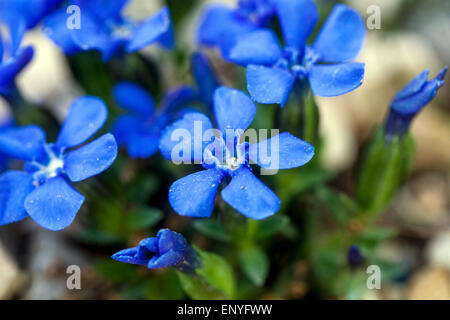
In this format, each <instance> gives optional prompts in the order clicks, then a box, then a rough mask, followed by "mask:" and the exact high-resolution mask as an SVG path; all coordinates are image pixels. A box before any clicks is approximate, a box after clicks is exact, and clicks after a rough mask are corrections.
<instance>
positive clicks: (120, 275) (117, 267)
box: [94, 259, 139, 283]
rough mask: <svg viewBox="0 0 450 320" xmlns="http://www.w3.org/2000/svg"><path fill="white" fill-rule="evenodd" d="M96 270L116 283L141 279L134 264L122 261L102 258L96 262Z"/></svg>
mask: <svg viewBox="0 0 450 320" xmlns="http://www.w3.org/2000/svg"><path fill="white" fill-rule="evenodd" d="M94 267H95V270H97V272H98V273H100V274H101V275H103V276H104V277H105V278H106V279H108V280H109V281H111V282H114V283H121V282H125V283H130V282H135V281H139V274H138V271H137V270H138V269H137V268H136V266H134V265H130V264H126V263H120V262H117V261H114V260H112V259H102V260H99V261H97V262H96V263H95V264H94Z"/></svg>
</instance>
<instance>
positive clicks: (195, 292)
mask: <svg viewBox="0 0 450 320" xmlns="http://www.w3.org/2000/svg"><path fill="white" fill-rule="evenodd" d="M195 250H196V251H197V253H198V254H199V256H200V259H201V263H202V265H201V267H200V268H197V269H196V270H195V273H192V274H190V273H183V272H180V271H177V275H178V278H179V279H180V282H181V286H182V288H183V290H184V291H185V292H186V293H187V295H188V296H189V297H191V298H192V299H196V300H223V299H232V298H233V297H234V290H235V284H234V282H235V278H234V273H233V270H232V269H231V266H230V265H229V264H228V262H226V261H225V260H224V259H223V258H221V257H220V256H218V255H216V254H213V253H208V252H205V251H202V250H200V249H198V248H195Z"/></svg>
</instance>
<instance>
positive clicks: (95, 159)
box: [0, 97, 117, 231]
mask: <svg viewBox="0 0 450 320" xmlns="http://www.w3.org/2000/svg"><path fill="white" fill-rule="evenodd" d="M107 113H108V112H107V109H106V106H105V104H104V103H103V101H102V100H100V99H98V98H94V97H82V98H79V99H77V100H75V101H74V103H73V104H72V106H71V108H70V110H69V113H68V115H67V117H66V119H65V121H64V123H63V125H62V128H61V131H60V133H59V136H58V139H57V140H56V142H55V143H49V144H47V143H46V141H45V133H44V132H43V131H42V129H41V128H39V127H37V126H34V125H30V126H25V127H15V128H11V129H7V130H3V131H1V132H0V152H2V153H4V154H6V155H8V156H10V157H12V158H16V159H20V160H23V161H25V166H24V171H15V170H10V171H6V172H5V173H3V174H2V175H1V176H0V225H4V224H8V223H11V222H16V221H19V220H22V219H24V218H25V217H27V216H30V217H31V218H32V219H33V220H34V221H36V222H37V223H38V224H39V225H41V226H42V227H44V228H47V229H50V230H55V231H56V230H61V229H64V228H66V227H67V226H69V225H70V224H71V223H72V221H73V220H74V218H75V215H76V214H77V212H78V210H79V209H80V207H81V205H82V204H83V202H84V199H85V197H84V196H83V195H82V194H80V193H79V192H78V191H76V190H75V189H74V188H73V187H72V186H71V185H70V184H69V182H68V180H70V181H72V182H78V181H82V180H84V179H86V178H89V177H92V176H94V175H97V174H99V173H100V172H102V171H104V170H106V169H107V168H108V167H109V166H110V165H111V164H112V163H113V162H114V160H115V159H116V156H117V144H116V141H115V139H114V136H113V135H112V134H110V133H107V134H105V135H103V136H101V137H100V138H98V139H96V140H94V141H92V142H90V143H88V144H85V145H83V146H81V147H79V148H78V149H73V148H74V147H76V146H79V145H81V144H83V143H84V142H85V141H87V140H88V139H89V138H90V137H92V135H94V134H95V133H96V132H97V131H98V130H99V129H100V128H101V127H102V126H103V124H104V122H105V120H106V118H107Z"/></svg>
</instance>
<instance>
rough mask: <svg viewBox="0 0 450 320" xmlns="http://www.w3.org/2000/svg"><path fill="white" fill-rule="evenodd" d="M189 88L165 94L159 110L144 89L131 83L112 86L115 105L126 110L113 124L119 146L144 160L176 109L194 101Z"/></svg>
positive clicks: (157, 141)
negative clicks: (126, 112)
mask: <svg viewBox="0 0 450 320" xmlns="http://www.w3.org/2000/svg"><path fill="white" fill-rule="evenodd" d="M195 95H196V92H195V91H193V90H192V89H191V88H189V87H179V88H176V89H174V90H172V91H169V92H168V93H167V94H166V95H165V97H164V98H163V102H162V103H161V107H160V108H158V109H157V108H156V103H155V100H154V99H153V97H152V96H151V95H150V94H149V93H147V91H145V89H144V88H142V87H141V86H139V85H138V84H135V83H132V82H121V83H119V84H117V85H116V86H115V87H114V90H113V96H114V99H115V100H116V102H117V103H118V105H120V106H121V107H122V108H124V109H126V110H127V111H129V113H128V114H124V115H121V116H119V117H118V118H117V120H116V121H115V123H114V124H113V128H112V132H113V134H114V136H115V138H116V140H117V143H118V145H119V146H120V147H123V146H125V147H126V149H127V152H128V154H129V155H130V156H131V157H132V158H148V157H150V156H152V155H153V154H155V153H156V152H157V151H158V146H159V139H160V136H161V132H162V130H163V129H164V128H165V127H166V126H167V124H168V123H169V122H170V121H171V120H173V119H174V116H175V115H176V114H177V111H179V109H180V107H183V106H186V105H187V103H188V102H190V101H193V100H194V99H195V98H196V96H195Z"/></svg>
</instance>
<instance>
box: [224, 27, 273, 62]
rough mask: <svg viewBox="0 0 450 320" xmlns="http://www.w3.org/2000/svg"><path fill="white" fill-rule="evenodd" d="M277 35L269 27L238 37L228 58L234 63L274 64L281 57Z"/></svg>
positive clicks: (228, 53)
mask: <svg viewBox="0 0 450 320" xmlns="http://www.w3.org/2000/svg"><path fill="white" fill-rule="evenodd" d="M281 55H282V53H281V48H280V45H279V43H278V40H277V37H276V35H275V34H274V33H273V32H272V31H271V30H268V29H261V30H256V31H253V32H249V33H247V34H244V35H242V36H240V37H238V38H237V40H236V43H235V44H234V45H233V46H232V47H231V48H230V49H229V51H228V52H227V56H226V58H227V59H228V60H230V61H232V62H234V63H237V64H240V65H243V66H246V65H249V64H263V65H272V64H274V63H275V62H277V61H278V59H280V58H281Z"/></svg>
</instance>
